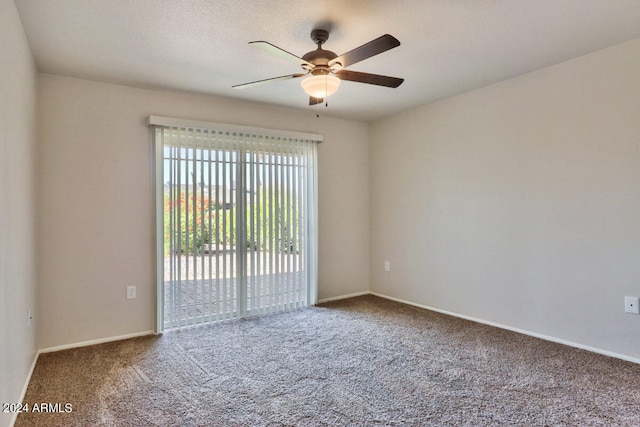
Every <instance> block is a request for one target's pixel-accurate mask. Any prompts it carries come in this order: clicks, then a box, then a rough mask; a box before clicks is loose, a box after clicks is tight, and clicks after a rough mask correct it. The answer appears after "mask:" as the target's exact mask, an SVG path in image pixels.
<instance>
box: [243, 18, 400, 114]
mask: <svg viewBox="0 0 640 427" xmlns="http://www.w3.org/2000/svg"><path fill="white" fill-rule="evenodd" d="M328 39H329V32H328V31H326V30H319V29H317V30H313V31H311V40H313V42H314V43H315V44H316V45H317V46H318V48H317V49H316V50H312V51H310V52H307V53H305V54H304V55H303V56H302V58H300V57H298V56H296V55H294V54H292V53H289V52H287V51H286V50H284V49H281V48H279V47H278V46H275V45H273V44H271V43H269V42H265V41H253V42H249V44H250V45H251V46H256V47H259V48H261V49H263V50H265V51H267V52H269V53H273V54H275V55H277V56H279V57H280V58H282V59H286V60H288V61H291V62H293V63H294V64H296V65H298V66H300V67H302V69H303V70H304V71H305V72H304V73H297V74H288V75H286V76H280V77H273V78H270V79H264V80H258V81H255V82H250V83H243V84H239V85H235V86H233V88H234V89H245V88H248V87H253V86H258V85H262V84H265V83H272V82H277V81H280V80H288V79H295V78H298V77H305V76H307V75H310V76H309V77H307V78H306V79H304V80H302V82H301V86H302V88H303V89H304V91H305V92H306V93H307V94H308V95H309V105H315V104H319V103H321V102H322V101H323V100H324V99H325V98H327V97H328V96H330V95H332V94H334V93H335V92H336V91H337V90H338V86H340V82H341V81H342V80H348V81H352V82H358V83H367V84H372V85H378V86H386V87H392V88H396V87H398V86H400V85H401V84H402V82H403V81H404V79H400V78H397V77H388V76H381V75H379V74H369V73H361V72H358V71H349V70H345V68H346V67H348V66H350V65H353V64H355V63H357V62H360V61H363V60H365V59H367V58H371V57H372V56H375V55H378V54H379V53H382V52H385V51H387V50H389V49H393V48H394V47H397V46H400V42H399V41H398V39H396V38H395V37H393V36H391V35H389V34H385V35H383V36H380V37H378V38H377V39H375V40H371V41H370V42H368V43H365V44H363V45H362V46H360V47H357V48H355V49H353V50H350V51H349V52H347V53H343V54H342V55H340V56H338V55H336V54H335V53H334V52H331V51H330V50H324V49H322V45H323V44H324V43H325V42H326V41H327V40H328Z"/></svg>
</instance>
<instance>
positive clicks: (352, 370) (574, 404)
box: [16, 296, 640, 426]
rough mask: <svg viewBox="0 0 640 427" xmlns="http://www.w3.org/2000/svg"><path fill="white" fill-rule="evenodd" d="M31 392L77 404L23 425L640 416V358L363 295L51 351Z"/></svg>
mask: <svg viewBox="0 0 640 427" xmlns="http://www.w3.org/2000/svg"><path fill="white" fill-rule="evenodd" d="M25 402H30V403H33V402H47V403H61V404H62V405H64V404H65V403H71V404H72V410H73V411H72V412H70V413H55V414H49V413H28V414H21V415H20V416H19V417H18V421H17V423H16V426H44V425H46V426H53V425H55V426H98V425H109V426H112V425H113V426H200V425H203V426H448V425H455V426H463V425H471V426H484V425H496V426H502V425H522V426H547V425H548V426H557V425H571V426H618V425H620V426H623V425H624V426H638V425H640V412H639V410H640V365H637V364H633V363H629V362H624V361H621V360H617V359H613V358H609V357H605V356H601V355H597V354H592V353H589V352H586V351H582V350H577V349H573V348H569V347H566V346H562V345H559V344H554V343H550V342H546V341H542V340H539V339H535V338H532V337H528V336H525V335H520V334H516V333H513V332H508V331H504V330H500V329H496V328H492V327H489V326H484V325H479V324H475V323H473V322H469V321H465V320H460V319H456V318H453V317H449V316H445V315H441V314H438V313H433V312H429V311H426V310H422V309H419V308H415V307H411V306H406V305H403V304H398V303H395V302H391V301H387V300H384V299H380V298H376V297H373V296H365V297H359V298H352V299H349V300H342V301H337V302H333V303H328V304H324V305H322V306H318V307H310V308H306V309H303V310H300V311H295V312H289V313H283V314H276V315H270V316H263V317H259V318H251V319H243V320H233V321H226V322H222V323H218V324H214V325H209V326H201V327H195V328H190V329H186V330H182V331H175V332H168V333H166V334H164V335H163V336H161V337H144V338H136V339H131V340H126V341H119V342H113V343H107V344H101V345H96V346H91V347H84V348H80V349H73V350H66V351H61V352H57V353H49V354H43V355H41V356H40V359H39V361H38V363H37V366H36V369H35V372H34V375H33V378H32V381H31V384H30V385H29V388H28V391H27V395H26V398H25ZM62 405H61V407H62Z"/></svg>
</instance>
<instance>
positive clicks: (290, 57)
mask: <svg viewBox="0 0 640 427" xmlns="http://www.w3.org/2000/svg"><path fill="white" fill-rule="evenodd" d="M249 44H250V45H251V46H255V47H258V48H260V49H262V50H264V51H265V52H269V53H272V54H274V55H276V56H279V57H280V58H282V59H285V60H287V61H290V62H293V63H294V64H296V65H298V66H300V67H302V68H304V69H306V70H311V69H313V67H315V65H313V64H312V63H310V62H307V61H305V60H304V59H302V58H300V57H299V56H296V55H294V54H293V53H291V52H287V51H286V50H284V49H281V48H279V47H278V46H276V45H274V44H271V43H269V42H265V41H254V42H249Z"/></svg>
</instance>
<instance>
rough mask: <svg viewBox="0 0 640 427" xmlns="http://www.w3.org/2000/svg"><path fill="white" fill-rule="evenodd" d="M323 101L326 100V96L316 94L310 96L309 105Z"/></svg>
mask: <svg viewBox="0 0 640 427" xmlns="http://www.w3.org/2000/svg"><path fill="white" fill-rule="evenodd" d="M322 101H324V98H316V97H315V96H310V97H309V105H316V104H322Z"/></svg>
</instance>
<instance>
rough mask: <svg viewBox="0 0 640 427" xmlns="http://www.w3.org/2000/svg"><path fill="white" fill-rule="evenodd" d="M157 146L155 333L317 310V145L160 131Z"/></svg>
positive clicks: (240, 135)
mask: <svg viewBox="0 0 640 427" xmlns="http://www.w3.org/2000/svg"><path fill="white" fill-rule="evenodd" d="M155 141H156V150H159V151H157V153H156V159H157V167H158V171H157V174H156V175H157V177H158V178H159V177H160V176H162V182H161V184H159V185H158V191H157V196H158V198H159V199H160V198H161V203H158V204H157V206H158V209H159V210H161V212H158V215H157V217H158V218H159V219H161V222H162V227H158V230H159V231H158V234H159V236H158V238H159V240H161V241H162V245H161V249H159V251H158V258H159V259H158V262H159V265H160V268H159V275H161V279H160V280H159V289H158V292H159V294H162V298H159V301H161V303H160V304H159V307H158V309H159V316H158V318H159V319H161V322H162V329H170V328H176V327H182V326H187V325H193V324H200V323H205V322H211V321H216V320H221V319H229V318H234V317H243V316H248V315H255V314H264V313H270V312H276V311H283V310H290V309H295V308H298V307H303V306H306V305H308V304H313V303H315V301H316V268H315V260H316V258H317V255H316V249H315V248H316V245H317V243H316V239H315V228H316V224H315V221H316V218H315V217H316V214H315V212H316V208H315V185H316V184H315V162H316V143H315V142H314V141H307V140H301V139H296V138H286V137H273V136H268V135H261V134H259V133H245V132H233V131H218V130H210V129H209V130H207V129H193V128H180V127H165V126H158V127H156V133H155ZM160 234H161V235H160ZM159 247H160V245H159ZM160 311H161V312H160Z"/></svg>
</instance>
